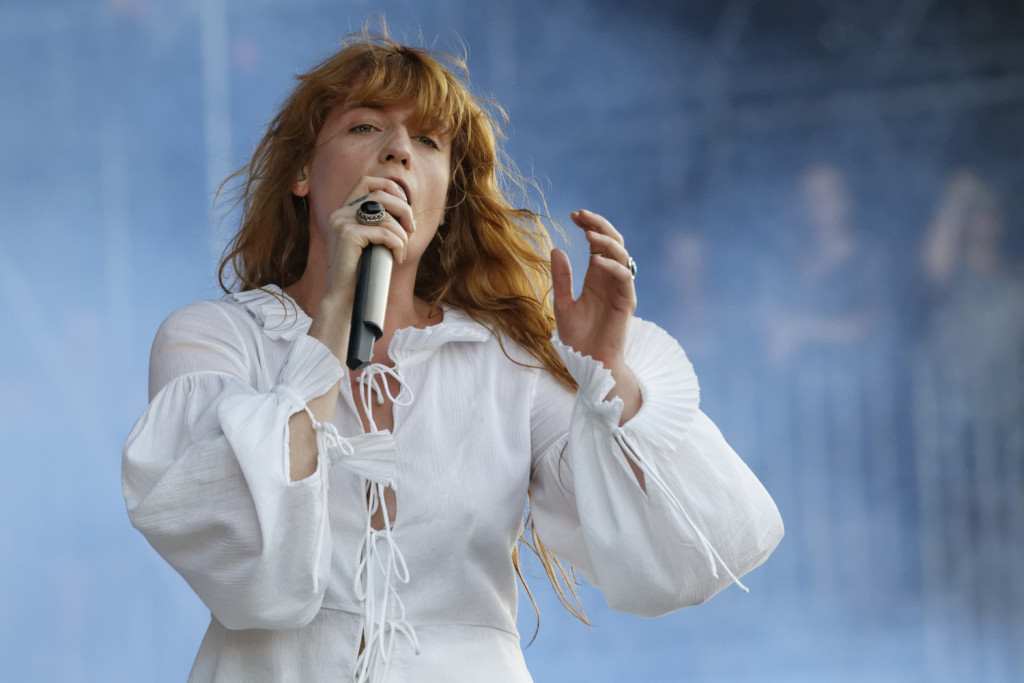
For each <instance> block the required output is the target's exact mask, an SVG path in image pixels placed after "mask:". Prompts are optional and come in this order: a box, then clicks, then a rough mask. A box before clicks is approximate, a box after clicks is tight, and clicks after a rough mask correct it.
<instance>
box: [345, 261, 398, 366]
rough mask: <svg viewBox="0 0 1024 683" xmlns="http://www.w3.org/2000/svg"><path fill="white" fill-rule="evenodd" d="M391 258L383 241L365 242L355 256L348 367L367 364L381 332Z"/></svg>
mask: <svg viewBox="0 0 1024 683" xmlns="http://www.w3.org/2000/svg"><path fill="white" fill-rule="evenodd" d="M394 262H395V257H394V254H392V253H391V250H390V249H388V248H387V247H385V246H384V245H383V244H371V245H368V246H365V247H363V253H362V254H361V255H360V256H359V269H358V271H357V273H356V295H355V299H354V300H353V301H352V327H351V329H350V331H349V335H348V359H347V361H346V364H347V365H348V367H349V368H350V369H351V370H359V369H360V368H363V367H366V366H367V365H369V364H370V359H371V357H372V356H373V344H374V342H376V341H377V340H378V339H380V337H381V335H382V334H384V309H385V308H386V307H387V303H388V289H389V288H390V287H391V266H392V265H394Z"/></svg>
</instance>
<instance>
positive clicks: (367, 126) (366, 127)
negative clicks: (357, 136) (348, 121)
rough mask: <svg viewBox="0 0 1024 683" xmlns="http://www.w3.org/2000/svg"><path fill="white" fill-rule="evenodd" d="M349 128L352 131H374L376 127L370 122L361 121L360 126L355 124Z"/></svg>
mask: <svg viewBox="0 0 1024 683" xmlns="http://www.w3.org/2000/svg"><path fill="white" fill-rule="evenodd" d="M349 130H350V132H352V133H372V132H373V131H374V130H376V129H375V128H374V127H373V125H371V124H369V123H360V124H359V125H358V126H353V127H352V128H351V129H349Z"/></svg>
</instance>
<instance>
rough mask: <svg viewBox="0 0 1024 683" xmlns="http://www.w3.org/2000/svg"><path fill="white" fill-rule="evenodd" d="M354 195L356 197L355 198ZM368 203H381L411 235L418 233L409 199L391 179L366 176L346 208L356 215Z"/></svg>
mask: <svg viewBox="0 0 1024 683" xmlns="http://www.w3.org/2000/svg"><path fill="white" fill-rule="evenodd" d="M353 195H354V196H353ZM366 201H374V202H379V203H380V204H381V205H382V206H383V207H384V210H385V211H387V212H388V214H390V215H392V216H394V217H395V218H396V219H397V220H398V222H399V223H400V224H401V225H402V227H403V228H404V229H405V231H406V232H407V233H409V234H410V235H411V234H412V233H414V232H416V219H415V218H414V216H413V213H412V207H411V206H410V205H409V199H408V197H407V195H406V192H405V190H404V189H403V188H402V186H401V185H399V184H398V183H396V182H395V181H394V180H391V179H390V178H377V177H375V176H366V177H364V178H363V179H362V181H361V182H360V183H359V184H358V185H356V187H355V188H354V189H353V190H352V193H351V194H350V196H349V199H348V200H347V201H346V204H345V205H346V206H347V207H349V209H350V210H351V211H352V212H353V214H354V213H355V211H356V210H358V208H359V206H360V205H361V204H362V203H363V202H366Z"/></svg>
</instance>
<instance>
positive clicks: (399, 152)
mask: <svg viewBox="0 0 1024 683" xmlns="http://www.w3.org/2000/svg"><path fill="white" fill-rule="evenodd" d="M411 145H412V143H411V141H410V139H409V135H408V133H406V131H405V130H404V129H401V130H396V131H395V132H394V133H392V134H391V135H390V136H388V139H387V141H386V143H385V144H384V147H383V148H382V149H381V160H382V161H384V162H385V163H394V162H396V161H397V162H398V163H400V164H401V165H402V166H404V167H406V168H408V166H409V159H410V158H412V147H411Z"/></svg>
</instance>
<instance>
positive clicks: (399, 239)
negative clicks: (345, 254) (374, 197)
mask: <svg viewBox="0 0 1024 683" xmlns="http://www.w3.org/2000/svg"><path fill="white" fill-rule="evenodd" d="M329 220H330V223H331V229H332V230H333V231H334V232H335V233H336V234H337V235H338V236H339V237H340V238H341V239H344V240H347V241H349V242H351V243H352V244H353V246H355V247H356V248H357V249H360V250H361V249H363V248H364V247H366V246H368V245H369V244H383V245H384V246H386V247H387V248H388V249H390V250H391V251H392V252H393V253H394V255H395V260H396V261H398V262H399V263H402V262H404V261H405V250H406V245H407V244H408V241H409V235H408V233H407V232H406V231H405V229H404V228H403V227H402V225H401V224H400V223H399V222H398V220H396V219H395V218H394V217H393V216H391V215H390V214H385V216H384V220H382V221H381V222H380V223H375V224H372V225H368V224H366V223H361V222H360V221H359V220H358V219H356V218H355V217H354V216H353V215H352V214H351V210H350V209H348V208H347V207H342V208H340V209H338V210H337V211H335V212H334V213H332V214H331V215H330V219H329Z"/></svg>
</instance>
